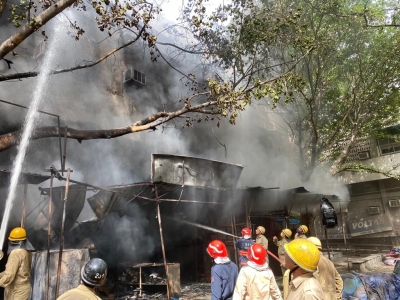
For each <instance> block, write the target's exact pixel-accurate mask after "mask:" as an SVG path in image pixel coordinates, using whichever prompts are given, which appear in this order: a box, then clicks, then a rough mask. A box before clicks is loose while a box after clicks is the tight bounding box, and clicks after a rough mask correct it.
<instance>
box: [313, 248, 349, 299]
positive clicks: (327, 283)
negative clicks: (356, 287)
mask: <svg viewBox="0 0 400 300" xmlns="http://www.w3.org/2000/svg"><path fill="white" fill-rule="evenodd" d="M314 276H315V278H317V279H318V281H319V283H320V284H321V287H322V291H323V292H324V296H325V299H326V300H339V299H342V290H343V280H342V277H340V274H339V273H338V271H337V270H336V268H335V266H334V265H333V263H332V262H331V261H330V260H329V259H328V258H326V257H325V256H324V255H322V254H321V256H320V258H319V263H318V269H317V271H316V272H315V273H314Z"/></svg>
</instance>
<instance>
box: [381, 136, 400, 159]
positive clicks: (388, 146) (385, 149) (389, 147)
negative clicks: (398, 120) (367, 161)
mask: <svg viewBox="0 0 400 300" xmlns="http://www.w3.org/2000/svg"><path fill="white" fill-rule="evenodd" d="M378 148H379V151H380V153H381V155H386V154H391V153H397V152H400V142H396V141H395V140H394V139H382V140H378Z"/></svg>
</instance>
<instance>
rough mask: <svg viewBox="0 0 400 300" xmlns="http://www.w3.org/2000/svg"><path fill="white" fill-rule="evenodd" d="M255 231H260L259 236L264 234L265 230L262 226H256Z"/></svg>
mask: <svg viewBox="0 0 400 300" xmlns="http://www.w3.org/2000/svg"><path fill="white" fill-rule="evenodd" d="M257 229H258V230H260V232H261V234H264V233H265V228H264V227H263V226H258V227H257Z"/></svg>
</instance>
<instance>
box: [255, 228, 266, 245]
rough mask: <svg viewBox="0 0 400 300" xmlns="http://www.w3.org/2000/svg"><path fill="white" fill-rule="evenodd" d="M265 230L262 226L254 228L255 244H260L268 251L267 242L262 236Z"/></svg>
mask: <svg viewBox="0 0 400 300" xmlns="http://www.w3.org/2000/svg"><path fill="white" fill-rule="evenodd" d="M264 233H265V228H264V227H263V226H258V227H257V228H256V234H257V237H256V244H260V245H262V246H263V247H264V249H265V250H268V240H267V238H266V237H265V236H264Z"/></svg>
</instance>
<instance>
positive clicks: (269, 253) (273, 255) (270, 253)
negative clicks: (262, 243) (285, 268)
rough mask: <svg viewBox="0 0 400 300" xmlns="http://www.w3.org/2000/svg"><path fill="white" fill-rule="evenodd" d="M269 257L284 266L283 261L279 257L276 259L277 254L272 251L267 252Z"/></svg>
mask: <svg viewBox="0 0 400 300" xmlns="http://www.w3.org/2000/svg"><path fill="white" fill-rule="evenodd" d="M267 253H268V255H271V256H272V257H273V258H275V259H276V260H277V262H278V263H279V264H281V265H284V263H283V261H281V260H280V259H279V258H278V257H276V255H275V254H273V253H272V252H271V251H269V250H267Z"/></svg>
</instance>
